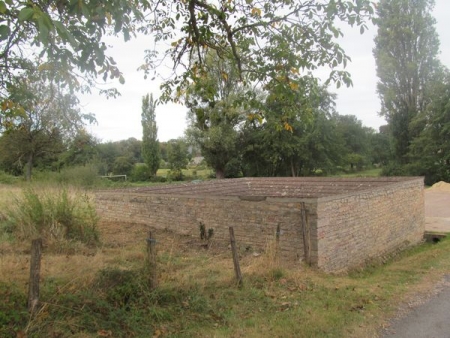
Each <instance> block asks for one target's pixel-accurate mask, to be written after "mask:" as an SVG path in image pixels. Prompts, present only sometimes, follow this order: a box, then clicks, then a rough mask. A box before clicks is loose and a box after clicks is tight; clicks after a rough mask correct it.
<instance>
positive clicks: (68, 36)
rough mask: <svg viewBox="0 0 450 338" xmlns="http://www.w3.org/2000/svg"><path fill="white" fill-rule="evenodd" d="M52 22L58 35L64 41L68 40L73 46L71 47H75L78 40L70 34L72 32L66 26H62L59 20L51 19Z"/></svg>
mask: <svg viewBox="0 0 450 338" xmlns="http://www.w3.org/2000/svg"><path fill="white" fill-rule="evenodd" d="M53 24H54V25H55V28H56V31H57V32H58V34H59V36H60V37H61V38H62V39H63V40H64V41H69V43H70V44H71V45H72V46H73V47H77V46H78V42H77V41H76V40H75V38H74V36H73V35H72V33H70V32H69V31H68V30H67V28H66V26H64V25H63V24H62V23H61V22H60V21H53Z"/></svg>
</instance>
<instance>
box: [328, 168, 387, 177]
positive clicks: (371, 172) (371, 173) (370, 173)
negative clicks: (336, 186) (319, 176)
mask: <svg viewBox="0 0 450 338" xmlns="http://www.w3.org/2000/svg"><path fill="white" fill-rule="evenodd" d="M381 170H382V169H381V168H372V169H367V170H362V171H355V172H351V173H341V174H339V175H336V176H338V177H378V176H380V174H381Z"/></svg>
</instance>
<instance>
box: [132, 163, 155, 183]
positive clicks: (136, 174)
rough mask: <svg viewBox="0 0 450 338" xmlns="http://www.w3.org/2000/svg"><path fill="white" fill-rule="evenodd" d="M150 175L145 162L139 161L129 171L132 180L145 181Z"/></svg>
mask: <svg viewBox="0 0 450 338" xmlns="http://www.w3.org/2000/svg"><path fill="white" fill-rule="evenodd" d="M150 177H151V173H150V169H149V167H148V166H147V165H146V164H143V163H139V164H135V165H134V167H133V170H132V171H131V181H132V182H146V181H149V180H150Z"/></svg>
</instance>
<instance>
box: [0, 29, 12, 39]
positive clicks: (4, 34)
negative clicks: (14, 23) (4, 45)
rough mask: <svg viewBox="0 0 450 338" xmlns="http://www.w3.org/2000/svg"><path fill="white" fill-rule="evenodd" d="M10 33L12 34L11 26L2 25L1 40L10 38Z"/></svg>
mask: <svg viewBox="0 0 450 338" xmlns="http://www.w3.org/2000/svg"><path fill="white" fill-rule="evenodd" d="M9 34H11V30H10V28H9V27H8V26H6V25H1V26H0V41H3V40H6V39H8V37H9Z"/></svg>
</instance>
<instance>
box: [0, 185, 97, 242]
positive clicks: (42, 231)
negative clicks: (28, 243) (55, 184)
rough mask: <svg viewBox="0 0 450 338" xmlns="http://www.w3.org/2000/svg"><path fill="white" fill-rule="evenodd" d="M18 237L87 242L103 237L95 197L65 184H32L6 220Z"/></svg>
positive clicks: (7, 215) (11, 209)
mask: <svg viewBox="0 0 450 338" xmlns="http://www.w3.org/2000/svg"><path fill="white" fill-rule="evenodd" d="M3 222H4V223H6V224H7V225H8V226H7V227H6V226H4V228H7V229H10V231H12V232H13V233H14V234H15V235H16V236H17V237H18V238H20V239H29V238H33V237H36V236H41V237H43V238H44V239H46V240H57V241H61V240H73V241H79V242H82V243H84V244H87V245H95V244H97V243H98V241H99V235H98V231H97V223H98V216H97V214H96V211H95V208H94V206H93V203H92V201H91V198H90V197H89V196H88V195H87V194H86V193H83V192H71V193H70V194H69V192H68V190H67V189H65V188H60V189H51V190H47V191H44V190H42V191H39V192H38V191H37V190H35V189H33V188H28V189H25V190H24V191H23V196H22V197H16V198H15V199H14V203H13V205H12V206H10V207H9V209H8V210H7V213H6V217H5V219H4V221H3Z"/></svg>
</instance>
